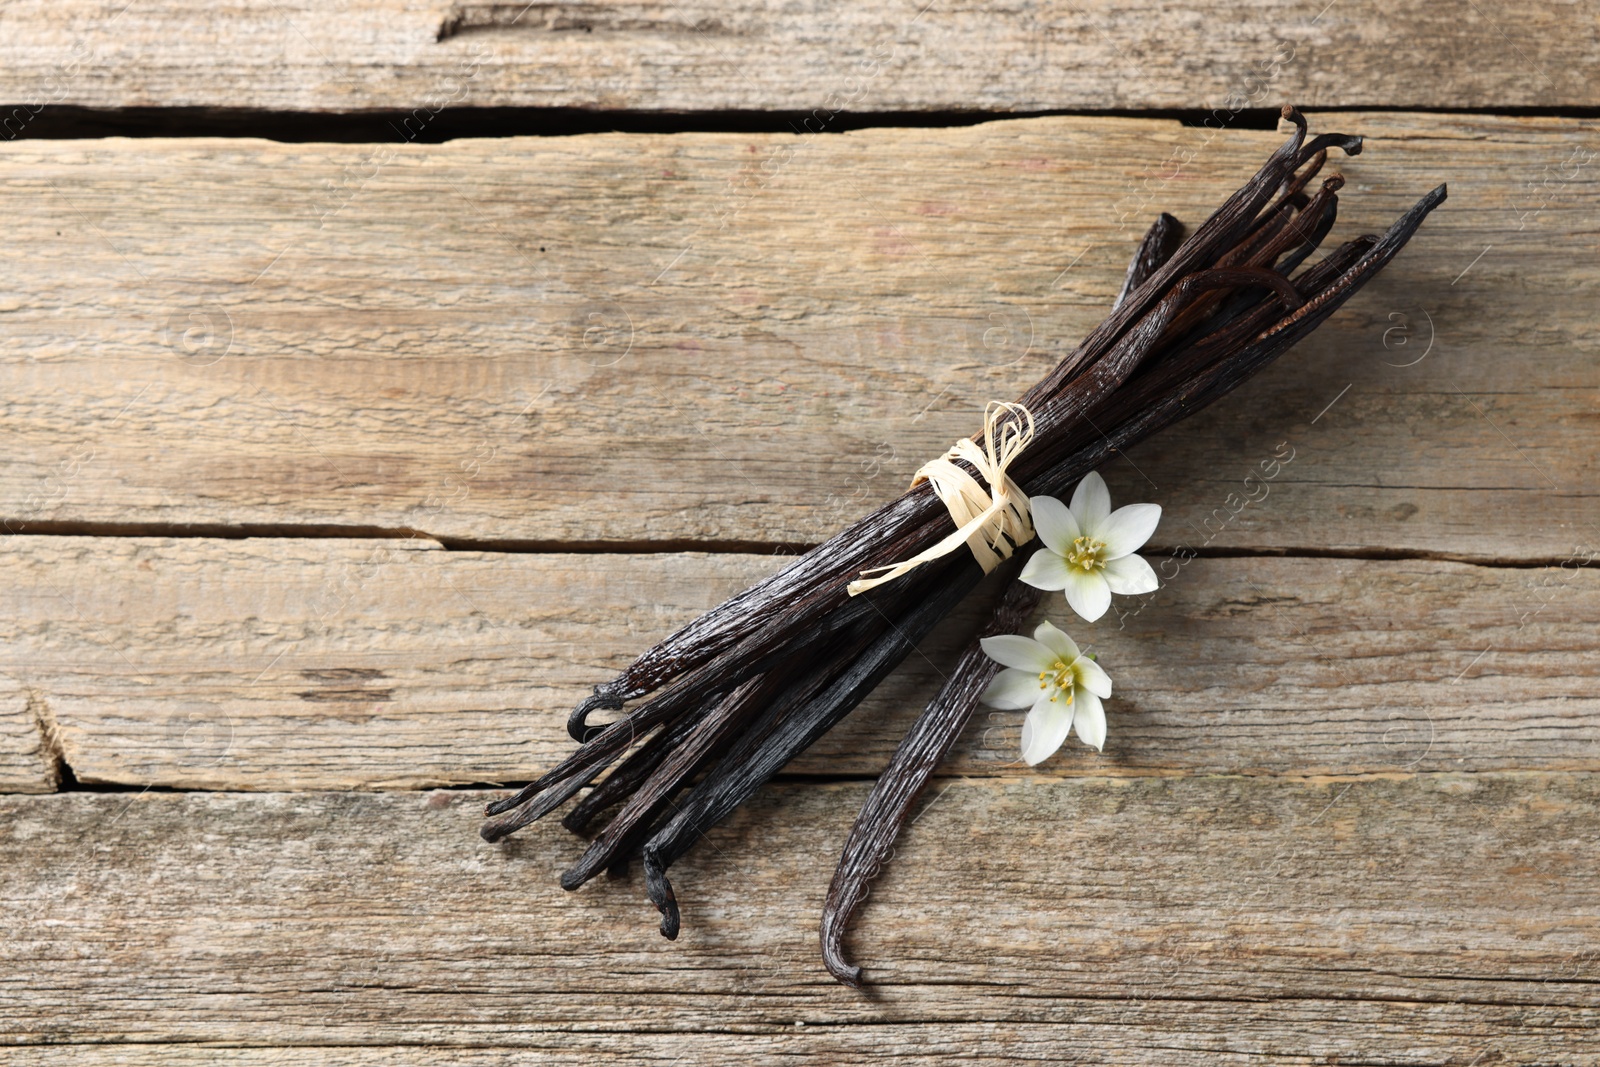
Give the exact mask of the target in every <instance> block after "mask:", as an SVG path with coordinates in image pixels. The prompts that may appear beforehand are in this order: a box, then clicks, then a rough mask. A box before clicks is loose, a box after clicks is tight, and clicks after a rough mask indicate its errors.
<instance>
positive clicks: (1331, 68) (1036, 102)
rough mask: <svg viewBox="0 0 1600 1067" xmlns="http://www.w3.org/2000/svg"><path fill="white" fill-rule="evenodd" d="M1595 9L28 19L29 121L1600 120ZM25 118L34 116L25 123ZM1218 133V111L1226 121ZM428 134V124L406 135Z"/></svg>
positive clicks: (133, 14)
mask: <svg viewBox="0 0 1600 1067" xmlns="http://www.w3.org/2000/svg"><path fill="white" fill-rule="evenodd" d="M1595 15H1596V9H1595V6H1594V4H1593V3H1592V2H1590V0H1567V2H1564V3H1558V4H1553V5H1548V4H1547V5H1541V4H1536V3H1530V2H1527V0H1510V2H1507V3H1501V4H1496V5H1493V6H1492V7H1491V6H1487V5H1481V4H1476V3H1472V2H1470V0H1468V2H1467V3H1450V4H1429V3H1427V2H1425V0H1398V2H1396V3H1389V4H1379V3H1376V2H1374V0H1345V2H1343V3H1340V4H1337V5H1331V6H1330V5H1327V4H1326V3H1325V2H1324V0H1303V2H1296V3H1291V4H1263V3H1254V2H1249V0H1210V2H1208V3H1204V4H1197V5H1189V6H1187V7H1181V8H1180V7H1177V6H1175V5H1173V4H1171V3H1166V2H1161V0H1146V2H1143V3H1137V4H1132V5H1129V4H1117V3H1112V2H1110V0H1094V2H1090V3H1081V4H1069V3H1065V2H1063V0H1054V2H1050V3H1042V4H1030V5H1027V6H1025V7H1017V6H1014V5H1011V6H1008V5H1005V4H1000V3H980V4H964V5H958V6H954V7H935V6H927V5H923V4H918V3H902V4H894V5H887V6H872V7H861V6H854V5H849V4H845V3H840V2H818V0H813V2H810V3H801V4H793V3H778V2H776V0H761V2H754V3H744V4H738V5H735V4H728V3H688V4H674V3H664V2H648V0H645V2H636V3H617V2H598V3H597V2H582V0H578V2H573V3H547V4H544V3H542V4H531V5H524V4H517V3H501V2H496V0H458V2H456V3H452V4H442V3H426V2H423V0H362V2H360V3H351V4H343V5H341V6H339V7H338V8H335V9H328V8H326V7H318V6H316V5H311V4H307V3H304V2H297V0H241V2H239V3H236V4H231V5H229V6H227V7H224V8H206V7H204V6H202V5H196V4H193V3H185V2H183V0H154V2H149V3H140V4H133V5H128V6H127V7H122V8H114V9H107V8H104V7H101V6H98V5H96V4H93V3H91V2H89V0H66V2H63V3H53V4H46V3H43V2H42V0H19V2H16V3H12V4H10V5H8V6H7V10H6V25H7V34H6V39H5V43H4V48H3V50H0V71H4V78H3V80H0V86H3V90H4V91H3V93H0V96H3V98H4V99H6V100H9V101H15V102H19V103H22V104H25V105H34V106H37V104H38V103H65V104H79V105H87V106H91V107H152V106H154V107H226V108H267V109H278V110H292V111H360V110H364V109H371V108H392V109H398V110H402V111H411V110H412V109H413V108H416V109H418V113H417V115H416V116H415V118H414V119H413V120H412V122H413V124H414V126H415V128H416V131H422V130H425V129H426V128H427V125H428V123H429V122H430V120H432V119H433V118H434V116H435V115H436V114H437V113H438V112H439V111H440V110H442V109H445V108H449V107H572V108H602V109H608V110H649V111H697V110H724V109H732V110H780V111H788V112H799V113H801V115H799V116H797V117H796V121H797V122H798V121H799V119H800V118H801V117H803V116H804V115H806V114H810V115H812V116H813V121H815V122H817V123H819V124H821V123H823V122H827V121H829V120H831V119H833V117H834V116H835V114H836V113H837V112H839V111H841V110H850V111H925V110H973V109H979V110H996V111H1013V110H1019V111H1041V110H1050V109H1072V108H1076V109H1094V110H1099V109H1104V108H1214V109H1216V110H1217V112H1218V114H1219V116H1226V115H1228V113H1229V112H1230V111H1232V110H1237V109H1238V108H1241V107H1246V106H1255V107H1259V106H1263V105H1265V106H1275V105H1276V104H1277V103H1278V102H1279V101H1281V100H1284V99H1296V100H1299V101H1301V102H1302V103H1305V104H1310V105H1314V106H1319V107H1332V106H1401V107H1476V108H1484V109H1490V108H1494V107H1503V106H1507V105H1520V106H1545V107H1549V106H1557V105H1570V106H1585V105H1587V106H1592V105H1594V104H1596V103H1600V96H1597V95H1596V86H1595V84H1594V82H1593V80H1592V79H1590V78H1588V77H1587V76H1586V74H1587V72H1588V71H1590V70H1592V69H1593V68H1594V66H1595V64H1596V63H1597V62H1600V48H1597V44H1596V40H1595V37H1594V35H1593V33H1591V32H1589V31H1590V30H1592V28H1593V23H1594V21H1595ZM18 111H19V112H20V115H19V117H18V118H17V119H14V120H13V121H17V122H22V121H25V120H26V117H27V115H28V114H29V109H28V108H27V107H23V108H19V109H18ZM1219 121H1220V119H1219ZM409 128H410V127H408V129H409Z"/></svg>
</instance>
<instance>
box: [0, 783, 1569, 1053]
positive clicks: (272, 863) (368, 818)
mask: <svg viewBox="0 0 1600 1067" xmlns="http://www.w3.org/2000/svg"><path fill="white" fill-rule="evenodd" d="M865 791H866V787H865V785H864V784H861V783H841V784H836V785H827V786H824V785H798V786H789V787H783V788H780V789H777V790H772V791H769V792H768V793H766V794H764V795H763V797H762V798H761V799H759V800H757V801H756V802H755V803H754V804H753V805H752V806H751V808H750V809H749V810H747V811H745V812H743V813H741V814H740V815H738V816H737V817H736V818H735V819H734V820H733V822H732V823H730V824H729V825H728V826H725V827H722V828H719V829H717V830H716V831H714V832H713V833H712V834H711V836H710V837H709V839H708V840H707V841H706V842H705V843H704V844H703V845H702V847H701V848H699V849H698V850H697V851H696V852H695V853H693V854H692V855H691V856H690V857H689V858H688V859H686V860H685V861H684V862H683V863H681V864H679V865H678V866H677V867H675V868H674V876H675V883H676V885H677V886H678V890H679V899H680V900H681V901H682V902H683V904H684V907H685V917H686V922H685V927H684V934H683V936H682V938H681V939H680V940H679V941H678V942H677V943H675V944H674V943H669V942H666V941H664V940H662V939H661V937H660V936H659V935H658V934H657V933H656V931H655V922H654V921H653V919H652V916H653V915H654V911H653V909H651V908H650V907H649V905H648V903H647V902H646V901H645V900H644V899H643V893H642V889H641V887H640V886H639V885H637V884H631V883H626V882H624V883H618V882H609V883H606V882H602V883H599V884H596V885H594V886H592V887H590V888H589V889H587V890H585V891H583V892H581V893H578V894H565V893H563V892H562V891H561V890H560V889H559V888H557V887H556V886H555V885H554V884H553V880H552V878H551V872H552V871H553V870H554V869H557V868H558V867H559V866H560V865H561V864H562V863H563V862H564V861H566V860H568V859H570V858H571V857H572V856H573V855H575V854H576V843H575V842H574V841H573V840H571V839H570V838H569V837H568V836H567V835H565V833H564V832H563V831H561V830H559V829H557V828H554V827H548V828H541V829H538V830H535V831H533V832H531V833H526V834H524V835H523V836H521V837H519V838H516V839H513V840H512V841H511V842H508V843H507V844H506V845H504V846H501V847H494V846H488V845H485V844H483V843H482V842H481V841H479V840H478V839H477V838H476V836H475V834H474V832H473V831H474V828H475V826H476V821H477V814H476V813H477V810H478V808H479V806H480V805H481V804H482V802H483V799H484V794H481V793H476V792H441V793H433V794H422V793H409V794H408V793H380V794H359V793H358V794H265V795H262V794H218V793H197V794H159V793H147V794H116V795H85V794H69V795H61V796H51V797H38V798H23V797H9V798H3V799H0V840H4V841H5V844H6V851H7V854H8V856H12V857H17V858H19V859H20V861H21V862H7V863H6V864H4V865H0V922H3V924H4V933H5V936H4V937H3V938H0V960H3V961H4V965H3V966H0V989H3V990H4V992H5V999H6V1004H7V1010H6V1012H5V1013H4V1017H3V1019H0V1041H4V1042H7V1043H17V1044H41V1043H47V1044H63V1043H66V1044H72V1045H77V1044H78V1043H81V1042H88V1043H96V1042H103V1041H112V1042H119V1043H125V1042H159V1043H161V1044H162V1045H163V1046H167V1045H172V1044H185V1043H190V1042H198V1043H207V1044H218V1045H224V1046H228V1045H234V1046H239V1045H246V1046H269V1047H273V1048H278V1049H280V1051H281V1052H282V1054H284V1055H289V1053H288V1050H287V1049H285V1048H283V1047H284V1046H296V1045H299V1046H323V1045H332V1046H349V1045H365V1046H380V1047H381V1046H383V1045H412V1046H418V1045H426V1046H444V1047H446V1048H449V1047H452V1046H480V1045H482V1046H488V1048H487V1049H486V1050H485V1051H481V1052H479V1053H478V1054H477V1055H478V1057H479V1059H476V1060H468V1061H467V1062H489V1063H494V1062H501V1059H502V1058H503V1057H504V1056H505V1055H507V1053H503V1052H498V1051H496V1049H504V1048H507V1047H512V1046H516V1047H522V1048H524V1049H536V1050H539V1051H540V1052H542V1053H544V1054H546V1055H548V1056H549V1057H551V1060H552V1061H556V1062H585V1061H584V1060H583V1057H584V1056H589V1055H593V1054H594V1053H595V1052H597V1051H602V1050H604V1051H615V1052H622V1053H627V1054H629V1055H637V1056H638V1057H639V1058H640V1059H641V1060H643V1061H644V1062H659V1063H670V1062H674V1061H675V1058H680V1057H681V1058H682V1061H683V1062H695V1063H699V1062H711V1063H718V1064H721V1063H734V1062H746V1063H747V1062H751V1058H752V1057H753V1058H755V1059H756V1060H758V1061H760V1060H761V1059H762V1057H764V1056H770V1057H773V1058H778V1057H780V1056H783V1055H785V1054H787V1055H794V1056H796V1057H798V1058H801V1059H803V1060H805V1061H806V1062H814V1061H820V1060H821V1059H823V1058H826V1057H827V1056H828V1055H845V1054H849V1055H850V1056H851V1057H852V1058H854V1057H856V1056H860V1057H862V1058H865V1059H869V1060H871V1061H872V1062H889V1061H890V1060H891V1058H894V1060H895V1062H905V1061H902V1060H900V1059H899V1057H907V1060H906V1061H909V1062H917V1063H931V1062H934V1061H935V1059H936V1058H937V1057H940V1056H957V1057H959V1058H960V1059H961V1061H962V1062H970V1063H977V1064H989V1063H1000V1062H1014V1061H1015V1060H1018V1059H1029V1058H1039V1059H1044V1060H1048V1061H1049V1062H1055V1063H1061V1062H1074V1063H1075V1062H1093V1063H1127V1062H1160V1063H1164V1064H1213V1063H1217V1062H1230V1063H1231V1062H1242V1061H1243V1060H1245V1059H1246V1058H1247V1057H1255V1059H1253V1060H1252V1062H1260V1061H1261V1059H1265V1060H1267V1061H1268V1062H1286V1063H1311V1062H1317V1063H1327V1062H1363V1063H1386V1064H1390V1063H1392V1064H1401V1063H1405V1064H1443V1063H1450V1064H1466V1063H1470V1062H1472V1061H1473V1058H1474V1057H1475V1056H1477V1057H1479V1060H1478V1062H1480V1063H1481V1062H1485V1060H1484V1058H1483V1056H1484V1054H1485V1053H1486V1052H1489V1051H1493V1052H1497V1053H1499V1055H1500V1056H1501V1057H1503V1059H1502V1060H1490V1061H1488V1062H1507V1063H1532V1062H1540V1063H1593V1062H1595V1059H1596V1057H1600V994H1597V992H1596V991H1597V989H1600V982H1597V979H1600V960H1597V956H1596V953H1595V945H1596V937H1597V934H1600V929H1597V926H1600V882H1597V881H1596V879H1595V878H1594V872H1593V863H1592V854H1591V847H1592V843H1593V841H1594V839H1595V836H1596V835H1597V834H1600V779H1597V778H1596V776H1594V775H1592V774H1578V775H1562V774H1497V773H1488V774H1461V775H1456V774H1443V775H1419V776H1411V775H1401V776H1394V777H1378V778H1359V779H1352V780H1338V779H1334V780H1307V779H1293V780H1290V779H1250V778H1212V779H1134V780H1123V781H1112V780H1105V779H1098V780H1089V779H1084V780H1054V779H1051V778H1048V777H1040V778H1034V779H1029V780H1024V781H1010V782H1006V781H995V780H990V781H972V782H960V781H958V782H955V783H953V784H951V785H950V787H949V788H948V789H946V790H945V791H944V792H943V793H942V794H941V795H940V796H939V797H938V798H937V800H936V801H935V802H933V803H931V804H929V805H928V806H927V807H926V808H924V809H923V811H922V813H921V815H920V818H919V821H917V822H916V823H915V824H914V825H913V826H912V828H911V831H910V833H909V834H908V836H907V838H906V839H905V841H904V842H903V843H902V845H901V847H900V850H899V853H898V855H897V856H896V857H895V859H894V860H893V862H892V863H891V864H890V865H889V867H888V869H887V873H886V875H885V877H884V880H883V882H882V884H881V885H880V886H879V888H878V891H877V892H876V893H875V894H874V896H873V898H872V900H871V901H870V902H869V904H868V905H867V908H866V909H865V911H864V912H863V921H862V923H861V926H860V928H859V930H858V931H857V933H856V935H855V939H854V945H855V951H856V952H857V953H858V955H859V958H860V959H861V960H862V961H863V962H864V963H865V964H866V965H867V966H868V968H869V972H868V973H869V975H871V976H872V977H873V978H875V979H876V980H877V981H878V983H879V984H878V985H877V986H876V987H875V991H874V993H873V994H872V995H870V996H862V995H859V994H857V993H855V992H853V991H851V990H847V989H844V988H843V987H840V986H838V985H836V984H834V983H833V982H832V981H831V979H829V978H828V977H827V975H826V973H825V972H824V971H823V970H822V968H821V966H820V964H819V963H818V962H817V960H816V933H815V929H816V922H817V917H818V908H819V906H820V899H821V896H822V892H823V889H824V887H825V885H826V880H827V878H828V875H829V871H830V869H831V866H832V860H833V857H834V855H835V852H836V850H837V848H838V847H839V843H840V840H841V838H842V836H843V833H844V831H845V828H846V826H847V823H848V819H849V818H850V816H851V814H852V813H853V812H854V810H855V808H856V806H857V805H858V804H859V803H860V802H861V800H862V799H863V797H864V795H865ZM112 857H115V862H112ZM116 1048H117V1051H118V1052H121V1051H123V1050H124V1048H123V1046H120V1045H119V1046H116ZM73 1051H74V1052H77V1051H79V1050H78V1049H77V1048H74V1049H73ZM86 1051H87V1052H88V1055H89V1057H90V1058H89V1060H88V1062H104V1061H108V1060H109V1059H110V1055H109V1052H108V1051H101V1052H99V1053H98V1058H96V1053H95V1052H94V1051H93V1050H86ZM432 1052H433V1058H434V1060H435V1062H443V1061H444V1060H445V1059H447V1058H448V1059H450V1060H451V1061H452V1062H454V1057H453V1056H452V1055H448V1054H447V1053H445V1052H444V1051H443V1049H440V1048H435V1049H433V1050H432ZM55 1055H58V1056H59V1055H60V1053H59V1052H58V1053H56V1054H55ZM138 1055H139V1053H137V1052H134V1056H135V1057H136V1058H137V1056H138ZM240 1055H241V1057H242V1059H243V1061H244V1062H261V1061H262V1060H263V1059H264V1058H265V1057H266V1056H267V1055H268V1053H267V1052H265V1051H262V1050H259V1049H258V1050H257V1051H255V1052H247V1053H242V1054H240ZM362 1055H364V1054H363V1053H358V1052H355V1051H336V1052H333V1053H331V1054H330V1059H329V1061H328V1062H364V1061H363V1060H362V1059H361V1056H362ZM404 1055H406V1056H409V1057H411V1058H410V1059H407V1060H404V1062H419V1061H420V1060H419V1059H418V1057H421V1056H422V1053H421V1052H420V1051H417V1050H414V1051H412V1052H410V1053H407V1054H404ZM22 1062H52V1060H51V1057H50V1055H47V1054H37V1055H36V1056H35V1058H34V1059H31V1060H24V1061H22ZM587 1062H593V1061H592V1060H589V1061H587Z"/></svg>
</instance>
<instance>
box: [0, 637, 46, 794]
mask: <svg viewBox="0 0 1600 1067" xmlns="http://www.w3.org/2000/svg"><path fill="white" fill-rule="evenodd" d="M53 725H54V721H53V719H52V718H51V717H50V713H49V710H48V709H47V708H45V707H44V705H43V703H42V699H41V697H40V696H39V694H38V693H36V692H29V691H28V690H27V689H25V688H23V687H22V686H20V685H18V684H17V683H16V682H15V681H14V680H13V679H12V678H10V677H8V675H7V673H6V671H5V668H3V667H0V793H48V792H50V791H52V790H54V789H55V788H56V785H57V780H56V778H57V775H56V761H55V758H54V755H53V753H52V752H51V751H50V750H49V748H48V746H47V744H46V742H45V733H46V731H47V730H50V731H51V733H52V736H53Z"/></svg>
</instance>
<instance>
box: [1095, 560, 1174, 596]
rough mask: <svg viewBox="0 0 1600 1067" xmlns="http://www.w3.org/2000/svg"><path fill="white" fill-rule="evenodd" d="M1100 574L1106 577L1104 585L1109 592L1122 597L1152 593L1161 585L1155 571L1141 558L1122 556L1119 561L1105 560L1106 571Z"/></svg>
mask: <svg viewBox="0 0 1600 1067" xmlns="http://www.w3.org/2000/svg"><path fill="white" fill-rule="evenodd" d="M1102 573H1103V574H1104V575H1105V576H1106V585H1108V586H1110V587H1111V591H1112V592H1113V593H1118V594H1120V595H1122V596H1134V595H1136V594H1139V593H1153V592H1155V591H1156V590H1157V589H1160V588H1161V583H1160V582H1159V581H1157V580H1156V572H1155V569H1154V568H1152V567H1151V566H1150V564H1149V563H1148V562H1147V561H1146V560H1145V558H1144V557H1143V556H1123V557H1122V558H1121V559H1111V560H1107V561H1106V569H1105V570H1104V571H1103V572H1102Z"/></svg>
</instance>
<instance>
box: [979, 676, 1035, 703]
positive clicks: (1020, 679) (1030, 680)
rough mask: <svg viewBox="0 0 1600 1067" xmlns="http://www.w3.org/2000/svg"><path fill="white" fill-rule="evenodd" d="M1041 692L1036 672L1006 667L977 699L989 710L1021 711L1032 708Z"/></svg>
mask: <svg viewBox="0 0 1600 1067" xmlns="http://www.w3.org/2000/svg"><path fill="white" fill-rule="evenodd" d="M1041 691H1042V686H1041V685H1040V683H1039V672H1038V671H1024V670H1019V669H1018V668H1016V667H1008V668H1007V669H1005V670H1003V671H1001V672H1000V673H999V674H997V675H995V677H994V681H992V682H990V683H989V688H987V689H985V690H984V691H983V695H982V696H981V697H979V698H978V699H979V700H981V701H983V703H985V704H987V705H989V706H990V707H991V708H1003V709H1004V710H1006V711H1021V710H1022V709H1023V708H1031V707H1033V705H1034V702H1035V701H1037V700H1038V699H1039V693H1040V692H1041Z"/></svg>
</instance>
